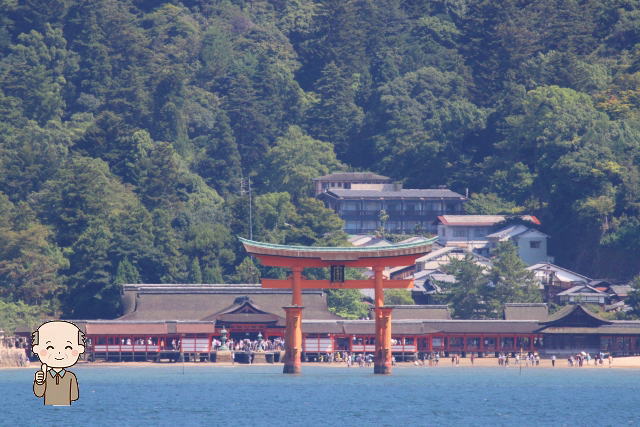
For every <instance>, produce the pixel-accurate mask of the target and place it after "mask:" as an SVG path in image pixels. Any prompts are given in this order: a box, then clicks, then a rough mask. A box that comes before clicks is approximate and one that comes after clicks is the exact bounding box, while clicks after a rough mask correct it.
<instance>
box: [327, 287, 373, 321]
mask: <svg viewBox="0 0 640 427" xmlns="http://www.w3.org/2000/svg"><path fill="white" fill-rule="evenodd" d="M327 306H328V307H329V311H331V312H332V313H335V314H337V315H338V316H340V317H344V318H345V319H367V318H368V317H369V306H368V305H367V304H366V303H365V302H363V301H362V294H361V293H360V292H359V291H358V290H357V289H328V290H327Z"/></svg>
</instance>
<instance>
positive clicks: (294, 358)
mask: <svg viewBox="0 0 640 427" xmlns="http://www.w3.org/2000/svg"><path fill="white" fill-rule="evenodd" d="M239 239H240V241H241V242H242V244H243V245H244V248H245V250H246V251H247V252H248V253H249V254H251V255H253V256H255V257H256V258H258V259H259V260H260V262H261V263H262V264H263V265H267V266H270V267H285V268H290V269H291V277H290V278H288V279H262V287H263V288H270V289H291V293H292V297H291V305H290V306H286V307H283V308H284V310H285V312H286V325H287V326H286V330H285V357H284V370H283V372H284V373H285V374H297V373H299V372H300V368H301V355H302V310H303V308H304V306H303V304H302V289H366V288H373V289H375V327H376V337H375V342H376V343H375V356H374V373H376V374H390V373H391V308H390V307H385V306H384V289H385V288H394V289H409V288H412V287H413V279H408V280H389V279H385V278H384V277H383V271H384V269H385V268H387V267H399V266H404V265H413V264H414V263H415V261H416V259H417V258H419V257H421V256H423V255H424V254H426V253H428V252H430V251H431V245H432V244H433V243H434V242H435V241H436V239H437V238H436V237H434V238H431V239H427V240H423V241H420V242H414V243H406V244H398V245H390V246H382V247H316V246H288V245H276V244H272V243H263V242H256V241H253V240H247V239H243V238H239ZM312 267H329V268H330V269H331V280H308V279H305V278H304V277H303V276H302V271H303V270H304V269H305V268H312ZM345 267H359V268H362V267H370V268H371V269H372V270H373V272H374V275H373V278H371V279H365V280H345V279H344V268H345Z"/></svg>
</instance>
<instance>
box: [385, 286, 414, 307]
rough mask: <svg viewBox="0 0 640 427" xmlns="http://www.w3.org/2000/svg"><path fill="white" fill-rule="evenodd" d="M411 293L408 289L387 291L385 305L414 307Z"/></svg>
mask: <svg viewBox="0 0 640 427" xmlns="http://www.w3.org/2000/svg"><path fill="white" fill-rule="evenodd" d="M413 304H415V302H414V301H413V298H411V291H408V290H406V289H386V290H385V291H384V305H413Z"/></svg>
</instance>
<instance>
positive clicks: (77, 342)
mask: <svg viewBox="0 0 640 427" xmlns="http://www.w3.org/2000/svg"><path fill="white" fill-rule="evenodd" d="M81 333H82V332H81V331H80V330H79V329H78V327H77V326H76V325H74V324H73V323H69V322H64V321H54V322H47V323H45V324H43V325H42V326H40V328H38V331H37V344H34V346H33V352H34V353H36V354H37V355H38V357H39V358H40V361H41V362H42V363H44V364H46V365H47V366H49V367H52V368H68V367H69V366H73V365H75V363H76V362H77V361H78V358H79V357H80V355H81V354H82V353H84V345H83V344H82V339H81V335H80V334H81Z"/></svg>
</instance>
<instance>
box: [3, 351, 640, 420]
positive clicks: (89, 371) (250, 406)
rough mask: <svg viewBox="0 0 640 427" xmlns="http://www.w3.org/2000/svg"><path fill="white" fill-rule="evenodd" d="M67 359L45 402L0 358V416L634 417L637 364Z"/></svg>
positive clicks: (639, 395) (638, 415)
mask: <svg viewBox="0 0 640 427" xmlns="http://www.w3.org/2000/svg"><path fill="white" fill-rule="evenodd" d="M281 369H282V367H281V366H235V367H220V366H211V365H209V366H205V365H202V366H189V365H186V366H183V365H180V364H178V365H171V366H166V365H165V366H159V367H153V366H152V367H144V368H137V367H136V368H133V367H95V366H90V367H75V368H74V369H72V370H73V371H74V372H75V374H76V376H77V377H78V382H79V384H80V399H79V400H78V401H77V402H74V403H73V405H72V406H71V407H45V406H43V402H42V399H37V398H36V397H35V396H34V395H33V392H32V390H31V387H32V382H33V375H34V372H33V371H32V370H24V369H16V370H0V424H2V425H64V426H89V425H112V426H122V425H125V426H129V425H131V426H133V425H135V426H144V425H154V426H156V425H163V426H164V425H170V426H178V427H182V426H188V425H198V426H209V425H227V426H235V425H245V426H251V425H272V426H273V425H284V426H307V425H325V426H343V425H345V426H367V425H382V426H403V425H492V426H493V425H566V426H582V425H594V426H595V425H597V426H620V425H640V371H636V370H625V369H609V368H586V367H585V368H574V369H558V368H556V369H542V368H526V369H522V370H521V371H520V370H519V369H518V368H480V367H478V368H467V367H464V368H463V367H460V368H451V367H438V368H423V367H415V368H413V367H412V368H405V367H402V368H396V369H394V372H393V375H390V376H381V375H374V374H373V373H372V369H371V368H329V367H319V366H306V365H305V366H303V373H302V375H283V374H282V373H281Z"/></svg>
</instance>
